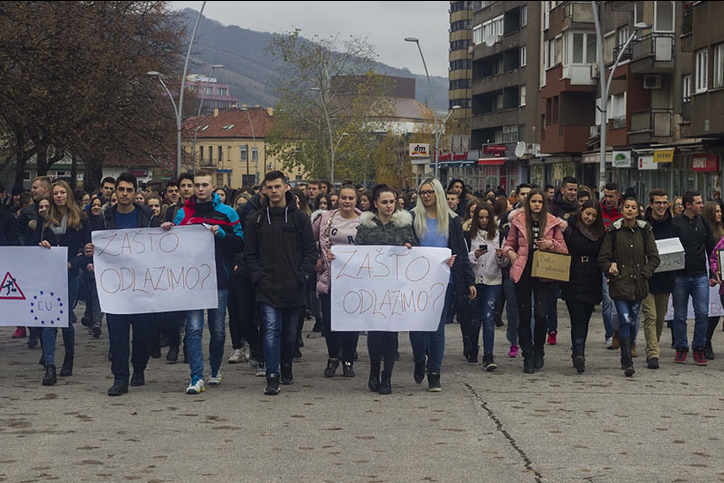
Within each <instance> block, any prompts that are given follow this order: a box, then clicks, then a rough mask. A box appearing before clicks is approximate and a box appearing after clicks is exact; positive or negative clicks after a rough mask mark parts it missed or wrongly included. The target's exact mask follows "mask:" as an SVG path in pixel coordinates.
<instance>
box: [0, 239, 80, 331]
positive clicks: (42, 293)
mask: <svg viewBox="0 0 724 483" xmlns="http://www.w3.org/2000/svg"><path fill="white" fill-rule="evenodd" d="M69 311H70V308H69V307H68V249H67V248H66V247H53V248H51V249H50V250H48V249H47V248H41V247H38V246H35V247H0V326H2V325H13V326H14V325H23V326H27V327H68V315H69V314H70V312H69Z"/></svg>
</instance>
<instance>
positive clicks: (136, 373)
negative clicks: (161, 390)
mask: <svg viewBox="0 0 724 483" xmlns="http://www.w3.org/2000/svg"><path fill="white" fill-rule="evenodd" d="M144 384H146V377H145V375H144V373H143V369H140V368H139V369H136V368H134V369H133V376H131V386H143V385H144Z"/></svg>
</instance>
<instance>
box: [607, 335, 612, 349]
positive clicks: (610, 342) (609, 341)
mask: <svg viewBox="0 0 724 483" xmlns="http://www.w3.org/2000/svg"><path fill="white" fill-rule="evenodd" d="M612 347H613V337H606V349H610V348H612Z"/></svg>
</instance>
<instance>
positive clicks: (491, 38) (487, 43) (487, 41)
mask: <svg viewBox="0 0 724 483" xmlns="http://www.w3.org/2000/svg"><path fill="white" fill-rule="evenodd" d="M483 42H484V43H485V46H486V47H492V46H493V45H495V35H493V34H490V35H488V36H487V37H485V40H484V41H483Z"/></svg>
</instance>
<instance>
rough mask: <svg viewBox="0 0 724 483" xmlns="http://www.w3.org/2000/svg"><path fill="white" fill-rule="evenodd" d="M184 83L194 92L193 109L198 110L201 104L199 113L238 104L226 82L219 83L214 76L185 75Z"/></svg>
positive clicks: (237, 99)
mask: <svg viewBox="0 0 724 483" xmlns="http://www.w3.org/2000/svg"><path fill="white" fill-rule="evenodd" d="M186 85H187V86H188V88H189V90H190V91H192V92H193V93H194V94H196V97H195V99H194V110H195V111H198V109H199V104H201V113H202V114H208V113H210V112H213V110H214V109H231V108H232V107H236V106H238V104H239V98H238V97H234V96H232V95H231V94H230V92H229V85H228V84H220V83H219V82H218V80H217V79H216V77H208V76H205V75H201V74H191V75H188V76H186Z"/></svg>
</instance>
